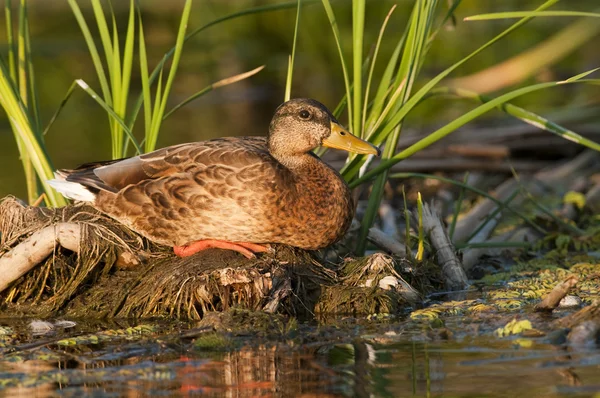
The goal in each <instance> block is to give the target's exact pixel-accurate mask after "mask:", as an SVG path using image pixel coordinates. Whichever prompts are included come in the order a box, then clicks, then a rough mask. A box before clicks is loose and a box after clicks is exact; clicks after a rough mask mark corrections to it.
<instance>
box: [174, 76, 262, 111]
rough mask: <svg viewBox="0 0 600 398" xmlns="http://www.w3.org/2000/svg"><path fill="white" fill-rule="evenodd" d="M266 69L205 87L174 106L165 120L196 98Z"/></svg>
mask: <svg viewBox="0 0 600 398" xmlns="http://www.w3.org/2000/svg"><path fill="white" fill-rule="evenodd" d="M264 68H265V65H262V66H259V67H258V68H254V69H252V70H250V71H248V72H244V73H240V74H239V75H235V76H231V77H228V78H226V79H222V80H219V81H218V82H215V83H212V84H209V85H208V86H206V87H204V88H203V89H202V90H200V91H198V92H196V93H194V94H192V95H190V96H189V97H188V98H186V99H185V100H183V101H182V102H181V103H179V104H178V105H176V106H174V107H173V109H171V110H170V111H169V112H167V114H166V115H165V116H164V117H163V120H165V119H166V118H168V117H169V116H171V115H172V114H173V113H174V112H175V111H176V110H178V109H180V108H181V107H183V106H185V105H187V104H189V103H190V102H192V101H193V100H195V99H196V98H199V97H201V96H203V95H204V94H206V93H208V92H210V91H212V90H214V89H217V88H219V87H223V86H228V85H230V84H233V83H236V82H239V81H240V80H244V79H247V78H249V77H250V76H253V75H255V74H257V73H258V72H260V71H261V70H263V69H264Z"/></svg>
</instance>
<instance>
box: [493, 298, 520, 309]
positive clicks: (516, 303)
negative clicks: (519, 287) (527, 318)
mask: <svg viewBox="0 0 600 398" xmlns="http://www.w3.org/2000/svg"><path fill="white" fill-rule="evenodd" d="M496 305H497V306H498V308H499V309H501V310H517V309H520V308H522V307H523V306H524V305H525V303H524V302H523V301H520V300H499V301H498V302H497V303H496Z"/></svg>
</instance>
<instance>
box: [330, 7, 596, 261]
mask: <svg viewBox="0 0 600 398" xmlns="http://www.w3.org/2000/svg"><path fill="white" fill-rule="evenodd" d="M557 1H558V0H548V1H546V2H544V3H543V4H542V5H541V6H540V7H538V8H537V9H536V10H534V11H529V12H522V13H499V14H495V15H492V16H490V15H485V16H481V17H479V18H480V19H483V18H485V19H490V18H520V19H519V21H517V22H516V23H514V24H512V25H511V26H510V27H508V28H507V29H505V30H504V31H503V32H501V33H500V34H498V35H497V36H496V37H494V38H492V39H491V40H489V41H488V42H486V43H485V44H484V45H482V46H481V47H479V48H477V49H476V50H475V51H473V52H472V53H471V54H469V55H468V56H466V57H464V58H462V59H460V60H459V61H458V62H456V63H454V64H453V65H451V66H450V67H448V68H446V69H445V70H444V71H442V72H441V73H439V74H438V75H437V76H435V77H433V78H432V79H430V80H429V81H428V82H427V83H425V84H424V85H422V87H418V86H417V85H416V81H417V78H418V77H419V73H420V70H421V66H422V65H423V64H424V63H425V62H426V61H427V51H428V49H429V48H430V46H431V43H432V41H433V40H435V38H436V36H437V35H438V34H439V33H440V31H441V28H442V27H443V26H444V24H446V23H447V22H448V21H450V20H451V19H452V18H453V13H454V11H455V9H456V8H457V7H458V6H459V5H460V3H461V1H460V0H454V1H451V2H448V3H445V2H438V1H429V0H417V1H415V3H414V7H413V10H412V13H411V16H410V18H409V20H408V22H407V25H406V28H405V30H404V34H403V35H402V36H400V37H399V38H397V39H394V40H395V42H394V43H393V44H395V46H394V50H393V51H392V53H391V55H389V56H388V58H387V62H386V66H385V69H384V72H383V73H382V74H381V76H374V70H375V64H376V62H378V61H379V57H380V54H379V49H380V46H381V42H382V40H383V37H384V35H385V30H386V27H387V25H388V22H389V20H390V18H391V17H392V16H393V15H392V14H393V11H394V7H392V8H391V9H390V12H389V13H388V15H387V16H386V17H385V18H384V20H383V22H382V25H381V28H380V31H379V35H378V37H377V41H376V43H375V44H374V46H373V48H374V50H373V56H372V57H371V58H368V59H366V60H365V59H364V57H363V47H364V34H365V24H364V21H365V14H366V11H367V10H366V6H365V0H353V1H352V54H351V59H352V70H351V71H350V69H349V67H348V64H347V62H346V58H347V57H346V54H345V53H344V51H343V46H342V43H341V35H340V33H339V27H338V26H339V24H340V22H339V21H338V20H337V18H336V15H335V12H334V9H333V7H332V5H331V3H330V1H329V0H322V4H323V7H324V9H325V12H326V14H327V17H328V19H329V22H330V25H331V30H332V32H333V37H334V39H335V42H336V45H337V48H338V52H339V56H340V63H341V68H342V74H343V78H344V85H345V87H346V94H345V98H344V100H342V101H341V106H340V109H339V110H340V111H341V110H342V109H343V108H344V107H346V110H347V113H348V124H349V126H350V129H351V131H352V132H353V133H354V134H355V135H358V136H361V137H363V138H366V139H367V140H369V141H370V142H372V143H373V144H375V145H383V146H384V150H383V159H382V161H381V162H380V163H379V164H378V165H377V166H376V167H374V168H372V169H370V170H368V167H369V163H370V161H371V158H370V157H365V156H362V155H350V156H349V158H348V161H347V162H346V164H345V166H344V167H343V169H342V175H343V176H344V178H345V179H346V180H347V181H348V182H349V184H350V186H351V187H356V186H358V185H359V184H362V183H365V182H368V181H372V182H373V185H372V191H371V194H370V195H369V201H368V206H367V210H366V212H365V216H364V218H363V220H362V225H361V230H360V239H359V245H358V248H357V252H358V253H363V252H364V250H365V247H366V242H367V240H366V238H367V235H368V231H369V228H370V227H371V226H372V224H373V222H374V220H375V217H376V215H377V211H378V208H379V205H380V202H381V198H382V195H383V188H384V185H385V182H386V181H387V179H388V177H389V171H390V168H391V167H392V166H393V165H394V164H396V163H398V162H400V161H401V160H403V159H406V158H407V157H409V156H411V155H413V154H415V153H416V152H418V151H420V150H423V149H425V148H426V147H428V146H429V145H431V144H433V143H435V142H437V141H439V140H440V139H442V138H443V137H445V136H446V135H448V134H451V133H452V132H453V131H456V130H457V129H458V128H459V127H461V126H463V125H465V124H466V123H469V122H471V121H473V120H475V119H476V118H478V117H480V116H481V115H483V114H485V113H487V112H489V111H491V110H492V109H494V108H497V109H500V110H502V111H503V112H506V113H507V114H509V115H511V116H514V117H516V118H518V119H519V120H522V121H524V122H525V123H529V124H532V125H534V126H536V127H539V128H542V129H544V130H547V131H549V132H551V133H553V134H557V135H559V136H562V137H564V138H565V139H569V140H571V141H575V142H578V143H579V144H581V145H584V146H587V147H589V148H592V149H595V150H599V149H600V145H598V144H597V143H595V142H593V141H590V140H587V139H585V138H583V137H581V136H580V135H578V134H577V133H575V132H573V131H570V130H568V129H565V128H563V127H562V126H559V125H557V124H556V123H553V122H550V121H548V120H546V119H544V118H542V117H541V116H539V115H536V114H534V113H532V112H529V111H527V110H525V109H522V108H518V107H516V106H514V105H511V104H510V101H512V100H514V99H516V98H518V97H521V96H523V95H526V94H528V93H532V92H535V91H538V90H543V89H547V88H551V87H557V86H561V85H565V84H576V83H577V84H579V83H583V84H598V83H599V81H598V80H596V79H588V78H587V75H589V74H590V73H592V72H594V71H596V69H593V70H591V71H587V72H584V73H581V74H579V75H577V76H574V77H572V78H570V79H567V80H564V81H554V82H548V83H540V84H533V85H529V86H525V87H521V88H517V89H515V90H513V91H510V92H507V93H505V94H503V95H500V96H498V97H496V98H492V97H484V96H480V95H479V94H477V93H474V92H472V91H468V90H461V89H460V88H456V87H453V88H446V87H441V88H439V87H436V86H437V85H438V84H439V83H440V82H441V81H442V80H443V79H444V78H446V77H447V76H448V75H450V73H452V72H453V71H454V70H455V69H457V68H458V67H459V66H461V65H462V64H464V63H465V62H467V61H469V60H471V59H472V58H474V57H475V56H476V55H478V54H479V53H480V52H482V51H484V50H485V49H487V48H488V47H490V46H492V45H493V44H495V43H497V42H499V41H500V40H502V39H503V38H504V37H506V36H507V35H508V34H509V33H511V32H513V31H514V30H516V29H518V28H519V27H521V26H522V25H523V24H525V23H527V22H528V21H529V20H531V19H532V18H535V17H539V16H573V15H577V16H582V17H598V16H599V15H598V14H595V13H575V14H573V13H572V12H567V11H565V12H563V11H556V12H549V11H546V9H548V8H549V7H551V6H552V5H554V4H555V3H556V2H557ZM442 3H444V4H448V7H447V9H445V10H442ZM475 19H477V18H476V17H472V18H471V20H475ZM375 81H378V86H377V87H376V88H375V90H374V93H372V90H371V88H372V86H373V82H375ZM364 82H366V86H365V85H363V83H364ZM363 87H364V89H363ZM450 93H451V94H453V95H455V96H459V97H463V98H464V97H466V98H470V99H474V100H476V101H479V102H480V104H479V105H478V106H477V107H475V108H474V109H473V110H471V111H469V112H467V113H465V114H464V115H462V116H460V117H458V118H457V119H455V120H453V121H452V122H450V123H448V124H446V125H445V126H442V127H441V128H439V129H437V130H436V131H434V132H432V133H431V134H429V135H428V136H426V137H424V138H423V139H421V140H420V141H418V142H416V143H415V144H413V145H411V146H410V147H408V148H406V149H404V150H402V151H397V149H396V147H397V144H398V140H399V138H400V134H401V132H402V127H403V124H404V120H405V118H406V116H407V115H409V114H410V112H411V111H412V110H413V109H414V108H415V106H416V105H417V104H419V103H421V102H422V101H424V100H425V99H427V98H429V97H431V96H434V95H441V94H450Z"/></svg>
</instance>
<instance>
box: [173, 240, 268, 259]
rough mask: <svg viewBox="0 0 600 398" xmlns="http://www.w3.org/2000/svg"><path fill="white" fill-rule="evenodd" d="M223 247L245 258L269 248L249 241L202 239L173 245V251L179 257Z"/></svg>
mask: <svg viewBox="0 0 600 398" xmlns="http://www.w3.org/2000/svg"><path fill="white" fill-rule="evenodd" d="M211 248H214V249H225V250H233V251H236V252H238V253H241V254H242V255H243V256H244V257H246V258H254V257H255V256H254V253H262V252H266V251H268V250H269V248H268V247H267V246H264V245H259V244H257V243H251V242H228V241H226V240H215V239H203V240H198V241H195V242H191V243H189V244H187V245H184V246H173V251H174V252H175V254H176V255H177V256H179V257H187V256H191V255H192V254H196V253H198V252H200V251H202V250H206V249H211Z"/></svg>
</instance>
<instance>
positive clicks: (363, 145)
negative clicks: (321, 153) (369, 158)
mask: <svg viewBox="0 0 600 398" xmlns="http://www.w3.org/2000/svg"><path fill="white" fill-rule="evenodd" d="M323 146H326V147H328V148H335V149H343V150H344V151H348V152H354V153H360V154H364V155H377V156H379V155H381V151H380V150H379V148H377V147H376V146H375V145H373V144H371V143H370V142H367V141H365V140H362V139H360V138H358V137H357V136H355V135H352V134H350V133H349V132H348V131H347V130H346V129H344V128H343V127H342V126H340V125H339V124H337V123H336V122H333V121H332V122H331V135H330V136H329V137H327V138H325V139H324V140H323Z"/></svg>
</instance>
